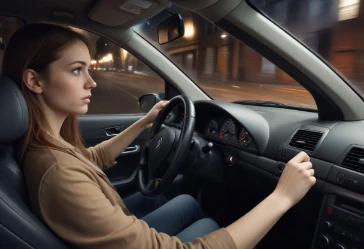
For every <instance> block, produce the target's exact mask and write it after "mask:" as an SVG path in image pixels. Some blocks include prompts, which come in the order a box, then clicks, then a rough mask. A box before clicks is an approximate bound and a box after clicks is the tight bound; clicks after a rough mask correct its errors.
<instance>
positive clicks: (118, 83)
mask: <svg viewBox="0 0 364 249" xmlns="http://www.w3.org/2000/svg"><path fill="white" fill-rule="evenodd" d="M76 30H77V31H80V32H81V33H82V34H84V35H86V36H87V37H88V38H89V40H90V41H91V45H92V49H93V51H92V55H91V58H92V62H91V64H92V65H91V69H90V73H91V76H92V77H93V79H94V80H95V82H96V83H97V87H96V88H95V89H93V91H92V101H91V103H90V105H89V110H88V112H87V114H131V113H143V112H145V111H144V110H141V109H140V108H139V106H138V100H139V97H140V96H142V95H144V94H147V93H157V94H159V95H160V96H161V97H162V98H163V96H164V88H165V82H164V80H163V79H162V78H161V77H159V76H158V75H157V74H156V73H154V72H153V71H152V70H151V69H150V68H149V67H148V66H147V65H145V64H144V63H143V62H142V61H140V60H139V59H138V58H136V57H135V56H133V55H132V54H130V53H129V52H128V51H127V50H125V49H123V48H121V47H119V46H117V45H116V44H114V43H112V42H110V41H108V40H107V39H105V38H103V37H100V36H98V35H95V34H92V33H90V32H87V31H84V30H79V29H76Z"/></svg>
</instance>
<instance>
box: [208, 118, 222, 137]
mask: <svg viewBox="0 0 364 249" xmlns="http://www.w3.org/2000/svg"><path fill="white" fill-rule="evenodd" d="M218 130H219V125H218V124H217V122H216V121H215V120H211V121H210V122H209V125H208V127H207V130H206V132H207V134H208V135H212V136H215V135H216V134H217V132H218Z"/></svg>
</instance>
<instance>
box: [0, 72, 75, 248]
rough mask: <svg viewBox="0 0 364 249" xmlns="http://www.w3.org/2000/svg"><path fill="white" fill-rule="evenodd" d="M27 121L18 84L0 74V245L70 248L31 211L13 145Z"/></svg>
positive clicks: (24, 104)
mask: <svg viewBox="0 0 364 249" xmlns="http://www.w3.org/2000/svg"><path fill="white" fill-rule="evenodd" d="M28 122H29V117H28V109H27V107H26V103H25V100H24V98H23V96H22V94H21V91H20V89H19V87H18V86H17V85H16V84H15V83H14V82H13V81H12V80H10V79H9V78H6V77H4V76H0V248H1V249H3V248H4V249H8V248H11V249H21V248H34V249H50V248H52V249H67V248H70V247H68V246H66V245H65V244H64V242H62V241H61V240H60V239H59V238H58V237H57V236H56V235H55V234H54V233H53V232H52V231H51V230H49V228H48V227H47V226H46V225H45V224H44V223H42V222H41V221H40V220H39V219H38V218H37V217H36V216H35V215H34V214H33V213H32V210H31V207H30V204H29V199H28V194H27V188H26V184H25V180H24V177H23V175H22V172H21V169H20V167H19V165H18V164H17V163H16V161H15V159H14V153H13V149H12V147H11V146H10V144H11V142H13V141H14V140H16V139H18V138H20V137H21V136H22V135H23V134H24V133H25V131H26V129H27V127H28ZM34 166H36V165H34Z"/></svg>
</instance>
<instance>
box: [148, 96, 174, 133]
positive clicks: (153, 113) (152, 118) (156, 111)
mask: <svg viewBox="0 0 364 249" xmlns="http://www.w3.org/2000/svg"><path fill="white" fill-rule="evenodd" d="M168 103H169V101H160V102H158V103H157V104H155V105H154V106H153V108H152V109H151V110H150V111H149V112H148V113H147V115H145V116H144V117H143V123H144V124H145V129H148V128H150V127H152V125H153V123H154V121H155V119H156V118H157V116H158V114H159V111H160V110H161V109H162V108H163V107H165V106H166V105H167V104H168Z"/></svg>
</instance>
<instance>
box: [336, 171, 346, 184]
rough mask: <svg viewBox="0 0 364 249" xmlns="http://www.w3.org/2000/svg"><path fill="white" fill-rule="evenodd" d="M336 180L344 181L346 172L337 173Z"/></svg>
mask: <svg viewBox="0 0 364 249" xmlns="http://www.w3.org/2000/svg"><path fill="white" fill-rule="evenodd" d="M336 180H337V181H338V182H344V180H345V174H344V173H339V174H337V175H336Z"/></svg>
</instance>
